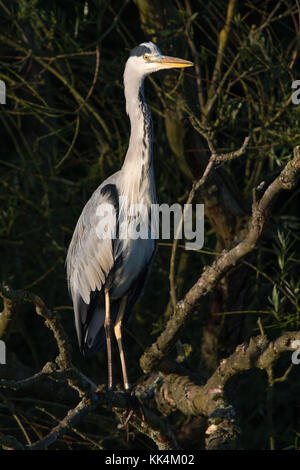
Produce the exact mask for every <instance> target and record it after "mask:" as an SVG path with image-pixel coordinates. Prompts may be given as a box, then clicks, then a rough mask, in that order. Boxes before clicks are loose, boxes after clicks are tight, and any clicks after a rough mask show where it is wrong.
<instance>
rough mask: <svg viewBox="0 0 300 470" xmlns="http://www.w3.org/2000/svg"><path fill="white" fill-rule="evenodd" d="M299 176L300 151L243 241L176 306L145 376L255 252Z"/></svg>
mask: <svg viewBox="0 0 300 470" xmlns="http://www.w3.org/2000/svg"><path fill="white" fill-rule="evenodd" d="M299 174H300V147H296V148H295V149H294V157H293V159H292V160H290V161H289V162H288V163H287V165H286V166H285V167H284V169H283V170H282V171H281V173H280V175H279V176H278V177H277V178H276V179H275V180H274V181H273V183H271V184H270V186H269V187H268V188H267V189H266V191H265V193H264V194H263V196H262V198H261V199H260V200H259V201H258V202H255V203H253V208H252V217H251V218H250V219H249V223H248V228H247V231H246V232H245V236H244V239H243V240H242V241H240V243H238V244H237V245H236V246H235V247H234V248H232V249H231V250H229V251H226V250H224V251H223V253H222V255H221V256H219V257H218V258H217V259H216V260H215V261H214V262H213V264H212V265H211V266H206V267H204V270H203V273H202V275H201V277H200V278H199V279H198V281H197V282H196V283H195V284H194V286H193V287H192V288H191V289H190V290H189V291H188V293H187V294H186V296H185V297H184V299H182V300H180V301H179V302H178V303H177V306H176V309H175V311H174V314H173V315H172V316H171V318H170V319H169V321H168V323H167V325H166V328H165V329H164V331H163V332H162V333H161V335H160V336H159V337H158V338H157V340H156V342H155V343H153V344H152V345H151V346H150V347H149V348H148V349H147V350H146V351H145V352H144V354H143V356H142V357H141V359H140V365H141V368H142V369H143V371H144V372H145V373H148V372H150V371H151V370H152V369H153V368H155V367H157V366H158V364H159V362H160V361H161V359H162V358H163V357H164V355H165V354H166V353H167V352H169V351H170V349H171V348H172V347H173V346H174V344H175V342H176V340H177V339H178V337H179V335H180V333H181V331H182V329H183V327H184V326H185V324H186V322H187V321H188V319H189V318H190V317H191V315H192V313H193V311H194V309H195V307H196V305H199V302H200V300H201V299H202V298H203V297H204V296H205V295H206V294H208V293H209V292H211V291H212V290H213V288H214V287H215V286H216V284H217V283H218V282H219V280H220V279H221V278H222V277H223V276H224V275H225V274H226V273H227V272H228V270H229V269H231V268H233V267H234V266H235V265H236V264H237V263H238V262H239V261H240V259H241V258H242V257H243V256H245V255H246V254H247V253H249V252H250V251H251V250H253V249H254V248H255V246H256V245H257V243H258V240H259V238H260V236H261V234H262V231H263V228H264V225H265V222H266V220H267V217H268V212H269V209H270V206H271V203H272V202H273V201H274V200H275V198H276V197H277V196H278V194H279V193H280V192H281V191H284V190H291V189H293V188H294V187H295V185H296V183H297V180H298V178H299Z"/></svg>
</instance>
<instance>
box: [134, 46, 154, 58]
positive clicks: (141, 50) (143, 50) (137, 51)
mask: <svg viewBox="0 0 300 470" xmlns="http://www.w3.org/2000/svg"><path fill="white" fill-rule="evenodd" d="M144 54H151V49H149V47H147V46H136V47H135V48H134V49H132V51H131V52H130V57H132V56H135V57H140V56H143V55H144Z"/></svg>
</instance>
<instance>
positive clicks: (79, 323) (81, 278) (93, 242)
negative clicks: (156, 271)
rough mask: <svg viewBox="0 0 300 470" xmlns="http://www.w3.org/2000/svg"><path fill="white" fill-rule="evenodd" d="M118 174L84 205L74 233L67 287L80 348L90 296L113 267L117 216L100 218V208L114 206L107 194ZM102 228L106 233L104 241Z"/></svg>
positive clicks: (107, 213)
mask: <svg viewBox="0 0 300 470" xmlns="http://www.w3.org/2000/svg"><path fill="white" fill-rule="evenodd" d="M118 175H119V172H118V173H115V174H114V175H112V176H111V177H109V178H108V179H107V180H105V181H104V182H103V183H102V184H101V185H100V186H99V187H98V188H97V189H96V191H95V192H94V193H93V195H92V196H91V198H90V199H89V201H88V202H87V204H86V205H85V207H84V209H83V211H82V213H81V215H80V217H79V219H78V222H77V225H76V228H75V230H74V233H73V237H72V240H71V243H70V246H69V250H68V254H67V260H66V263H67V276H68V284H69V289H70V292H71V296H72V299H73V305H74V313H75V325H76V330H77V336H78V341H79V344H80V346H82V342H83V333H84V332H83V327H84V325H85V324H86V322H87V312H88V309H87V308H84V305H83V304H82V302H84V304H86V306H87V305H89V303H90V296H91V292H94V291H96V290H97V291H101V290H102V288H103V286H104V284H105V281H106V279H107V276H108V274H109V272H110V271H111V269H112V267H113V265H114V246H113V238H114V237H115V236H116V230H117V218H116V214H115V215H114V214H113V212H112V213H110V212H109V211H108V212H106V213H105V223H104V224H103V223H102V222H103V217H102V218H101V215H100V216H99V208H100V207H101V205H102V207H104V206H103V205H104V204H110V205H115V203H116V201H115V198H114V197H112V195H111V192H109V191H105V188H107V187H108V186H109V185H110V186H111V187H113V186H114V187H115V186H116V184H117V181H118ZM103 226H105V227H106V229H107V231H106V232H105V236H104V237H103V236H102V235H103V233H102V231H103Z"/></svg>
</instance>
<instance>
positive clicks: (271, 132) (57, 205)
mask: <svg viewBox="0 0 300 470" xmlns="http://www.w3.org/2000/svg"><path fill="white" fill-rule="evenodd" d="M143 3H144V4H145V5H146V7H145V8H146V9H147V5H148V7H149V2H141V1H138V0H137V1H136V2H122V1H119V0H114V1H109V0H88V1H77V2H74V1H70V0H68V1H65V2H60V1H58V0H51V1H45V0H19V1H16V0H12V1H11V2H9V4H6V3H4V2H2V1H0V25H1V29H0V41H1V52H0V55H1V65H0V79H1V80H3V81H4V82H5V83H6V90H7V104H6V105H1V107H0V119H1V128H0V138H1V144H2V146H1V155H0V168H1V176H0V211H1V212H0V213H1V217H0V243H1V267H0V279H1V281H2V282H4V283H7V284H8V285H10V286H13V287H14V288H18V289H29V290H31V291H34V292H35V293H36V294H37V295H40V296H41V297H42V298H43V299H44V300H45V301H46V303H47V305H48V306H51V308H52V309H55V310H56V311H57V312H59V313H60V314H61V318H62V322H63V324H64V327H65V329H66V330H67V332H68V335H69V337H70V338H71V340H72V343H73V349H74V350H73V358H74V363H75V364H76V365H78V367H79V368H80V369H81V370H82V371H84V373H85V374H86V375H88V376H89V377H91V378H92V379H93V380H94V381H95V382H96V383H105V382H106V358H105V355H103V354H98V355H97V356H95V357H93V358H91V359H90V360H89V361H87V360H84V359H83V358H82V357H81V356H80V354H79V351H78V347H77V344H76V340H75V331H74V327H73V311H72V308H71V301H70V297H69V294H68V291H67V285H66V274H65V265H64V263H65V257H66V252H67V248H68V244H69V241H70V237H71V235H72V232H73V229H74V226H75V223H76V220H77V219H78V216H79V214H80V212H81V210H82V208H83V206H84V203H85V202H86V201H87V200H88V198H89V197H90V195H91V194H92V192H93V191H94V189H95V188H96V187H97V186H98V184H99V183H100V182H101V181H102V180H103V179H105V178H106V177H107V176H109V175H110V174H112V173H113V172H115V171H117V170H118V169H119V168H120V166H121V165H122V161H123V158H124V155H125V153H126V148H127V144H128V137H129V121H128V119H127V116H126V113H125V102H124V97H123V84H122V74H123V68H124V64H125V61H126V59H127V56H128V53H129V51H130V49H131V48H132V47H134V46H135V45H136V44H138V43H140V42H142V41H144V40H149V39H151V40H154V41H156V42H157V43H158V44H159V47H160V48H161V49H162V50H163V51H164V52H166V53H167V54H170V55H172V54H173V55H178V56H182V57H186V58H189V59H190V60H193V61H194V62H195V64H196V67H195V70H192V69H191V70H192V71H190V69H187V71H185V72H184V73H182V72H181V73H179V74H177V73H176V72H175V71H172V72H171V73H167V74H165V75H164V76H163V73H162V74H161V75H159V74H157V75H156V76H154V77H152V76H151V77H150V80H148V83H147V84H146V96H147V100H148V103H149V105H150V108H151V111H152V114H153V119H154V129H155V146H154V152H155V171H156V182H157V192H158V200H159V202H160V203H163V202H167V203H173V202H176V201H179V202H181V203H183V202H184V201H185V200H186V198H187V195H188V193H189V191H190V189H191V186H192V182H193V180H196V179H198V178H199V177H200V176H201V174H202V172H203V170H204V167H205V164H206V163H207V158H208V157H209V148H208V142H211V143H212V144H213V145H214V147H215V148H216V149H217V151H218V152H230V151H233V150H235V149H237V148H239V147H240V146H241V144H242V142H243V140H244V138H245V137H246V136H247V135H250V136H251V143H250V145H249V147H248V149H247V152H246V154H244V155H243V156H242V157H241V158H239V159H238V160H235V161H233V162H232V163H229V164H226V166H224V167H222V168H221V169H219V170H218V171H217V172H216V175H215V176H214V178H213V179H211V180H210V181H209V183H207V184H206V186H205V188H204V190H201V191H200V192H199V194H197V202H204V203H205V208H206V209H205V210H206V211H207V212H206V219H205V224H206V226H205V244H204V247H203V252H202V251H200V252H198V253H197V252H188V253H185V252H184V250H183V249H182V248H181V247H180V246H179V247H178V249H177V258H178V262H176V265H175V279H176V284H177V290H176V295H177V298H178V299H179V298H181V297H182V296H183V295H184V293H185V292H186V291H187V290H188V289H189V288H190V287H191V286H192V285H193V284H194V283H195V282H196V280H197V279H198V277H199V276H200V274H201V271H202V268H203V266H205V265H208V264H210V263H211V262H212V261H213V259H214V258H215V256H217V253H219V252H220V251H221V250H222V249H224V248H230V247H232V246H234V245H235V244H236V243H237V242H238V241H239V238H240V237H241V234H242V233H243V229H244V227H245V218H246V217H247V214H249V212H250V211H251V205H252V198H253V189H254V188H256V187H258V186H259V185H260V183H261V182H265V184H267V183H268V182H270V181H272V180H273V179H274V177H275V176H276V175H277V174H278V173H279V171H280V170H281V169H282V168H283V166H284V165H285V163H286V162H287V161H288V160H289V159H290V158H291V155H292V149H293V148H294V147H295V146H296V145H299V143H300V134H299V128H300V106H296V105H293V104H292V102H291V94H292V88H291V84H292V82H293V80H295V79H297V78H299V77H297V75H296V70H297V67H298V68H299V58H298V54H299V44H300V43H299V34H300V33H299V17H298V15H299V7H298V6H297V2H294V1H292V0H288V1H285V2H281V1H279V2H276V3H274V2H269V1H267V0H254V1H248V2H240V3H241V4H240V5H238V6H237V5H236V3H237V2H234V1H229V2H228V1H224V0H222V1H218V0H208V1H206V2H204V1H203V0H186V1H183V0H178V1H171V0H170V1H168V2H166V10H167V13H166V12H161V11H160V10H161V9H160V7H159V6H158V5H159V2H158V3H157V2H152V5H154V7H157V12H158V13H157V15H158V17H156V18H155V21H157V27H156V28H154V29H153V27H152V24H151V18H150V16H151V15H150V14H149V15H148V16H147V14H145V13H144V14H143V5H142V4H143ZM230 5H233V11H232V12H230V11H229V10H230V9H229V6H230ZM149 8H150V7H149ZM143 15H144V16H143ZM159 15H161V16H159ZM164 15H167V19H168V24H167V27H166V26H165V27H163V26H164V25H163V20H161V23H160V20H159V18H161V17H162V18H163V19H164V20H166V17H165V16H164ZM168 15H169V16H168ZM226 15H227V16H226ZM230 15H231V16H230ZM226 18H227V20H226ZM228 18H229V21H228ZM141 19H142V21H141ZM147 21H148V22H147ZM147 28H148V29H147ZM170 112H174V113H175V115H176V119H175V120H173V124H174V129H171V127H170V125H169V121H168V116H169V114H168V113H170ZM173 116H174V115H173ZM197 126H198V127H197ZM199 126H200V134H199ZM197 128H198V131H197ZM261 191H262V188H261V187H260V186H259V188H258V190H257V193H258V194H260V193H261ZM298 197H299V187H298V189H296V190H295V191H293V192H291V193H289V192H288V193H287V194H286V195H283V196H280V198H279V199H278V200H277V201H276V203H275V205H274V207H273V209H272V214H271V217H270V220H269V224H268V227H267V230H266V231H265V233H264V236H263V238H262V240H261V241H260V244H259V246H257V247H256V249H255V251H254V252H252V253H251V254H250V255H249V256H248V257H246V259H245V260H244V262H242V263H241V265H240V266H238V267H237V270H236V271H235V272H230V273H228V275H227V276H226V278H225V279H224V282H223V283H220V288H219V289H218V290H217V293H215V294H214V295H211V296H210V297H209V298H206V300H205V302H203V303H202V304H201V307H200V308H199V311H198V312H197V315H194V317H193V320H192V321H191V322H190V323H189V325H188V326H187V328H186V329H185V330H184V333H183V335H182V338H181V341H182V343H184V345H185V349H186V351H189V354H188V355H187V357H186V362H187V364H188V366H189V367H190V368H191V369H192V370H193V371H194V374H196V375H197V376H198V378H199V380H200V378H202V377H205V376H208V375H209V374H210V373H211V372H212V370H213V368H214V367H213V366H212V365H211V364H215V363H219V361H220V359H221V358H222V357H225V356H227V355H228V354H230V353H231V352H232V351H233V350H234V349H235V347H236V346H237V345H238V344H240V343H242V342H243V341H246V340H249V338H251V337H252V336H255V335H257V334H258V332H259V330H262V331H263V332H264V333H265V334H266V335H268V337H269V338H271V339H272V338H276V337H278V336H279V335H280V334H282V333H284V332H285V331H287V330H297V329H299V323H300V302H299V292H300V284H299V283H300V281H299V243H300V237H299V228H300V218H299V210H298V206H299V204H298ZM171 247H172V241H163V240H162V241H161V242H160V244H159V250H158V255H157V257H156V259H155V262H154V266H153V270H152V274H151V277H150V280H149V283H148V285H147V289H146V292H145V295H144V297H143V299H142V300H141V301H140V302H139V303H138V304H137V305H136V307H135V310H134V314H133V315H132V319H131V321H130V323H129V325H128V332H127V335H126V343H127V346H128V351H129V355H130V369H129V374H130V376H131V377H132V378H133V379H134V380H137V379H138V378H139V376H140V374H141V372H140V368H139V366H138V358H139V357H140V356H141V354H142V352H143V350H144V349H145V347H146V346H149V345H150V344H151V342H153V339H154V337H155V336H157V334H158V333H159V332H160V331H162V330H163V328H164V325H165V321H164V320H166V319H167V318H168V317H169V314H170V311H171V309H172V308H171V301H169V290H170V287H169V282H168V278H169V271H170V255H171ZM208 253H209V254H208ZM214 253H215V254H214ZM217 294H218V295H217ZM15 310H16V312H15V315H14V318H13V321H12V322H11V324H10V325H9V328H8V330H7V331H6V334H5V337H4V339H5V341H6V344H7V347H8V350H9V351H11V352H13V355H14V360H16V361H18V363H20V364H21V365H20V367H21V368H24V370H25V369H26V370H28V371H31V372H32V371H36V370H38V369H39V368H41V367H42V366H43V364H44V363H45V362H47V361H48V360H49V357H50V356H51V358H52V357H53V356H55V354H56V348H55V343H54V342H53V338H52V337H51V335H50V334H49V333H48V332H47V331H45V328H43V327H42V325H41V321H40V319H39V318H36V317H35V316H34V314H33V312H32V309H31V307H30V306H29V305H28V306H26V307H24V306H22V307H21V306H16V309H15ZM258 319H259V321H258ZM211 325H214V327H215V329H214V332H213V333H212V334H213V335H215V340H214V344H217V346H216V347H212V348H211V349H209V353H208V356H209V357H208V356H204V355H203V350H204V349H205V348H204V345H205V343H204V339H203V338H206V335H205V332H206V331H211ZM141 332H142V333H141ZM143 332H149V333H150V332H151V335H150V334H144V333H143ZM173 355H174V354H173ZM200 358H201V359H200ZM117 361H118V358H117V355H116V357H115V362H117ZM289 364H290V359H289V358H287V357H285V358H284V359H283V360H282V362H280V364H278V367H277V366H276V369H275V371H274V374H275V376H276V375H278V376H281V375H283V374H284V372H285V370H286V369H287V368H288V367H289ZM0 367H1V366H0ZM296 369H297V366H295V367H294V370H293V371H292V372H291V374H289V376H288V378H287V379H286V380H285V381H284V382H283V383H279V384H276V386H274V397H275V398H274V399H273V401H272V402H271V401H270V400H268V399H267V398H266V397H267V396H268V395H267V394H268V393H269V392H268V390H269V387H270V384H268V380H267V379H266V377H265V376H263V377H262V376H261V375H259V374H258V373H254V372H253V373H252V371H251V372H249V373H245V374H243V375H242V377H236V378H235V379H234V380H235V382H236V383H235V385H234V386H232V384H231V385H230V387H229V392H228V393H229V396H230V394H231V396H232V400H233V401H234V402H235V404H236V406H237V408H238V409H239V410H240V414H241V416H243V419H242V429H243V434H242V436H244V437H242V445H243V448H249V449H252V448H259V449H268V448H270V447H271V448H272V447H274V446H275V448H280V449H284V448H285V449H287V448H295V447H296V448H297V447H298V436H299V432H300V430H299V402H298V397H299V386H298V385H297V383H298V380H297V378H298V374H299V371H298V370H296ZM118 378H119V380H120V379H121V377H120V375H119V377H118ZM235 389H237V390H238V391H239V392H237V391H234V390H235ZM230 390H231V391H230ZM253 390H254V391H255V393H253ZM1 399H2V405H1V410H0V414H1V426H0V433H1V432H6V430H8V429H9V433H10V434H12V435H15V436H16V437H18V438H20V439H24V435H25V437H26V435H27V438H28V439H29V440H35V439H37V438H39V437H40V435H43V434H44V433H45V432H46V431H47V429H48V428H49V426H52V425H53V423H54V422H55V420H57V419H60V418H62V417H63V416H64V414H65V412H66V411H67V410H68V408H69V406H70V405H71V403H70V402H69V401H67V402H64V401H63V400H62V401H61V402H59V401H57V402H55V400H54V398H53V397H52V398H51V399H50V398H49V402H47V401H46V400H45V398H43V399H42V398H40V399H38V398H36V397H34V398H31V397H27V398H26V397H25V396H24V395H23V394H22V393H21V392H19V395H17V397H16V396H15V395H14V394H12V393H8V394H6V395H5V397H4V394H3V395H2V394H1ZM270 407H271V408H270ZM270 415H272V416H274V417H276V418H274V420H273V421H272V420H271V421H270ZM99 416H100V412H98V411H97V412H95V413H93V414H91V415H90V416H89V418H87V419H86V421H84V422H83V423H82V425H81V427H80V430H78V432H75V433H74V432H71V431H70V432H69V433H68V434H67V435H65V436H64V438H62V439H61V440H59V441H57V443H56V444H54V445H53V448H61V449H71V448H72V449H73V448H99V447H100V448H153V443H152V442H151V441H150V440H149V439H148V438H146V437H144V436H143V435H142V434H139V433H137V434H136V436H135V440H133V441H131V440H129V441H127V436H126V433H125V432H124V430H123V429H120V428H118V427H117V421H116V420H115V418H114V417H113V416H112V414H111V413H110V412H109V411H105V412H102V411H101V419H99ZM171 420H172V424H173V426H174V429H175V430H176V432H177V434H178V435H181V439H182V442H183V443H184V445H186V446H187V448H189V445H191V446H195V447H196V448H197V446H199V443H196V444H195V443H193V444H188V443H186V442H188V437H187V436H188V432H187V431H186V429H187V426H186V420H185V419H184V418H183V416H182V415H179V413H174V414H173V415H172V417H171ZM283 423H285V426H283ZM257 428H259V432H257Z"/></svg>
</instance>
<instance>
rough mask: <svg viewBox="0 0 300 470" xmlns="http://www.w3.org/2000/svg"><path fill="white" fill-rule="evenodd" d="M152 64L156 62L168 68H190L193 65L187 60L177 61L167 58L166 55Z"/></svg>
mask: <svg viewBox="0 0 300 470" xmlns="http://www.w3.org/2000/svg"><path fill="white" fill-rule="evenodd" d="M152 60H153V59H152ZM153 62H157V63H159V64H162V65H164V66H165V67H170V68H183V67H192V66H193V65H194V64H193V62H190V61H189V60H184V59H179V58H178V57H168V56H166V55H163V56H161V57H158V58H157V59H154V60H153Z"/></svg>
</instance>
